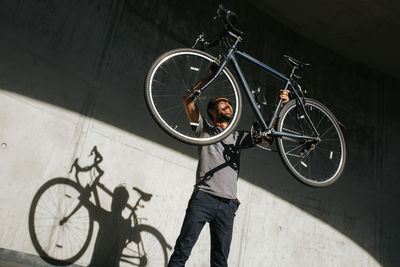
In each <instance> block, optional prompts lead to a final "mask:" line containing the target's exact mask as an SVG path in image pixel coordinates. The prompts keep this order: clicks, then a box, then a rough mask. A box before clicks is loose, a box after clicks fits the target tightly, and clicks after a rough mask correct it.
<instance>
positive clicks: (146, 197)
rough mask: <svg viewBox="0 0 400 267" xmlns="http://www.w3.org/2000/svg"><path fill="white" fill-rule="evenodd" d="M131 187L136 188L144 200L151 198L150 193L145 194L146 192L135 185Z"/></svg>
mask: <svg viewBox="0 0 400 267" xmlns="http://www.w3.org/2000/svg"><path fill="white" fill-rule="evenodd" d="M132 189H133V190H136V191H137V192H138V193H139V195H140V198H141V199H143V200H144V201H149V200H150V199H151V197H152V196H153V195H152V194H147V193H145V192H143V191H142V190H140V189H139V188H137V187H133V188H132Z"/></svg>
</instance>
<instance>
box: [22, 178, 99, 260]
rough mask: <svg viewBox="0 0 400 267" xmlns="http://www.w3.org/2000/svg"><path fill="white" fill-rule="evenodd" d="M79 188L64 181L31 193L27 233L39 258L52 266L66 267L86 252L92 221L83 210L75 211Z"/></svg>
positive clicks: (54, 180)
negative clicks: (65, 219)
mask: <svg viewBox="0 0 400 267" xmlns="http://www.w3.org/2000/svg"><path fill="white" fill-rule="evenodd" d="M81 192H82V187H81V186H79V185H78V184H77V183H75V182H74V181H72V180H70V179H67V178H54V179H52V180H50V181H48V182H46V183H45V184H44V185H42V187H40V189H39V190H38V192H37V193H36V194H35V196H34V198H33V201H32V204H31V208H30V211H29V233H30V236H31V239H32V243H33V246H34V247H35V249H36V251H37V252H38V254H39V256H40V257H41V258H42V259H44V260H45V261H46V262H48V263H50V264H52V265H59V266H64V265H69V264H71V263H73V262H75V261H76V260H78V259H79V258H80V257H81V256H82V254H83V253H84V252H85V251H86V248H87V247H88V245H89V242H90V238H91V236H92V233H93V220H92V219H91V217H90V216H89V211H88V210H87V209H86V208H85V207H81V208H80V209H78V210H77V211H76V212H75V213H74V214H73V215H72V216H71V217H70V218H69V219H68V220H67V221H65V222H64V223H60V222H61V220H62V219H64V218H65V217H66V216H68V215H70V214H71V212H72V211H73V210H74V209H75V208H76V207H77V205H78V204H79V203H80V201H79V199H78V197H79V196H80V195H81Z"/></svg>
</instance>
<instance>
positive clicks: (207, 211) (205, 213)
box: [168, 190, 239, 267]
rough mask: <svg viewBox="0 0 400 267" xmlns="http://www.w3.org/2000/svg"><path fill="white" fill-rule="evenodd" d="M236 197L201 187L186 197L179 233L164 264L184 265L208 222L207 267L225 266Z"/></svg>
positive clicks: (170, 265) (235, 208)
mask: <svg viewBox="0 0 400 267" xmlns="http://www.w3.org/2000/svg"><path fill="white" fill-rule="evenodd" d="M238 207H239V202H238V201H237V200H230V199H222V198H218V197H214V196H212V195H209V194H207V193H205V192H203V191H201V190H199V191H197V192H194V193H193V195H192V197H191V198H190V200H189V204H188V208H187V209H186V216H185V219H184V221H183V225H182V229H181V233H180V234H179V237H178V239H177V240H176V244H175V247H174V253H173V254H172V255H171V258H170V260H169V263H168V266H169V267H175V266H184V265H185V263H186V261H187V259H188V258H189V255H190V252H191V251H192V248H193V246H194V244H195V243H196V241H197V238H198V237H199V234H200V232H201V230H202V229H203V226H204V224H205V223H206V222H208V223H209V224H210V235H211V266H228V264H227V261H228V255H229V247H230V244H231V240H232V229H233V220H234V218H235V211H236V210H237V208H238Z"/></svg>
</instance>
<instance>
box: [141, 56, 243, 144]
mask: <svg viewBox="0 0 400 267" xmlns="http://www.w3.org/2000/svg"><path fill="white" fill-rule="evenodd" d="M214 61H215V59H214V58H213V57H212V56H210V55H208V54H206V53H204V52H201V51H198V50H194V49H177V50H173V51H170V52H167V53H166V54H164V55H162V56H161V57H160V58H159V59H158V60H156V61H155V63H154V64H153V66H152V67H151V69H150V71H149V74H148V76H147V79H146V83H145V96H146V103H147V106H148V108H149V110H150V112H151V114H152V116H153V117H154V119H155V120H156V122H157V123H158V124H159V125H160V126H161V128H162V129H163V130H165V131H166V132H167V133H168V134H170V135H171V136H172V137H174V138H176V139H178V140H180V141H182V142H185V143H188V144H194V145H207V144H212V143H216V142H218V141H220V140H222V139H224V138H225V137H226V136H227V135H228V134H229V133H230V132H232V131H233V129H234V128H235V127H236V126H237V123H238V122H239V118H240V115H241V104H242V102H241V95H240V91H239V86H238V85H237V82H236V80H235V79H234V77H233V75H232V74H231V73H230V72H229V70H228V69H227V68H225V69H224V70H223V71H222V72H221V74H220V75H219V76H218V77H217V78H216V80H215V81H214V82H213V83H212V84H210V86H209V87H207V88H206V90H205V91H204V92H203V93H202V94H201V96H200V97H199V98H198V99H197V100H196V106H197V107H198V109H199V111H200V114H201V115H202V118H203V119H205V120H208V115H207V104H208V102H209V101H210V100H211V99H212V98H217V97H226V98H228V99H229V101H230V102H231V105H232V108H233V116H232V119H231V120H230V123H229V126H228V127H227V128H226V129H224V131H222V132H220V133H218V134H216V135H212V136H202V137H198V136H196V135H195V132H194V130H193V128H192V127H193V126H191V124H190V122H189V120H188V118H187V116H186V112H185V108H184V105H183V102H182V98H183V96H184V95H185V94H186V93H187V92H188V91H190V90H191V89H192V88H193V87H194V86H195V85H196V84H197V83H198V82H199V81H201V80H202V79H204V78H205V77H206V76H207V74H208V71H209V65H210V63H211V62H214ZM210 124H211V125H212V123H210Z"/></svg>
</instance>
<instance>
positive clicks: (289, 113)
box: [277, 99, 346, 187]
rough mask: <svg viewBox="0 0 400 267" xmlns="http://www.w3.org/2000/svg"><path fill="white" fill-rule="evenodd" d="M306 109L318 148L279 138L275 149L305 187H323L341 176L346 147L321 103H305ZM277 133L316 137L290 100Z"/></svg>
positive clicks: (308, 143)
mask: <svg viewBox="0 0 400 267" xmlns="http://www.w3.org/2000/svg"><path fill="white" fill-rule="evenodd" d="M305 109H306V111H307V114H308V115H309V117H310V119H311V121H312V123H313V124H314V126H315V128H316V129H317V131H318V133H319V137H320V139H321V141H320V142H318V143H317V144H314V145H313V144H312V142H310V141H304V140H301V139H294V138H288V137H281V138H278V142H277V145H278V149H279V152H280V155H281V157H282V160H283V162H284V163H285V165H286V167H287V168H288V169H289V171H291V172H292V173H293V174H294V176H295V177H296V178H298V179H299V180H300V181H302V182H304V183H305V184H308V185H311V186H315V187H323V186H327V185H330V184H332V183H333V182H335V181H336V180H337V179H338V178H339V176H340V175H341V173H342V171H343V168H344V164H345V159H346V147H345V143H344V137H343V134H342V132H341V130H340V127H339V125H338V123H337V122H336V119H335V117H334V116H333V114H332V113H331V112H330V111H329V110H328V109H327V108H326V107H324V106H323V105H322V104H321V103H319V102H317V101H315V100H312V99H305ZM281 114H282V116H281V117H280V119H279V122H278V131H281V132H288V133H292V134H293V133H294V134H298V135H307V136H313V137H316V136H317V134H316V133H315V131H314V130H313V128H312V126H311V125H310V123H309V122H308V120H307V118H306V115H305V113H304V111H303V109H302V107H301V106H299V105H297V104H296V101H295V100H292V101H291V102H289V103H288V104H286V106H285V107H284V108H283V109H282V112H281Z"/></svg>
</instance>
